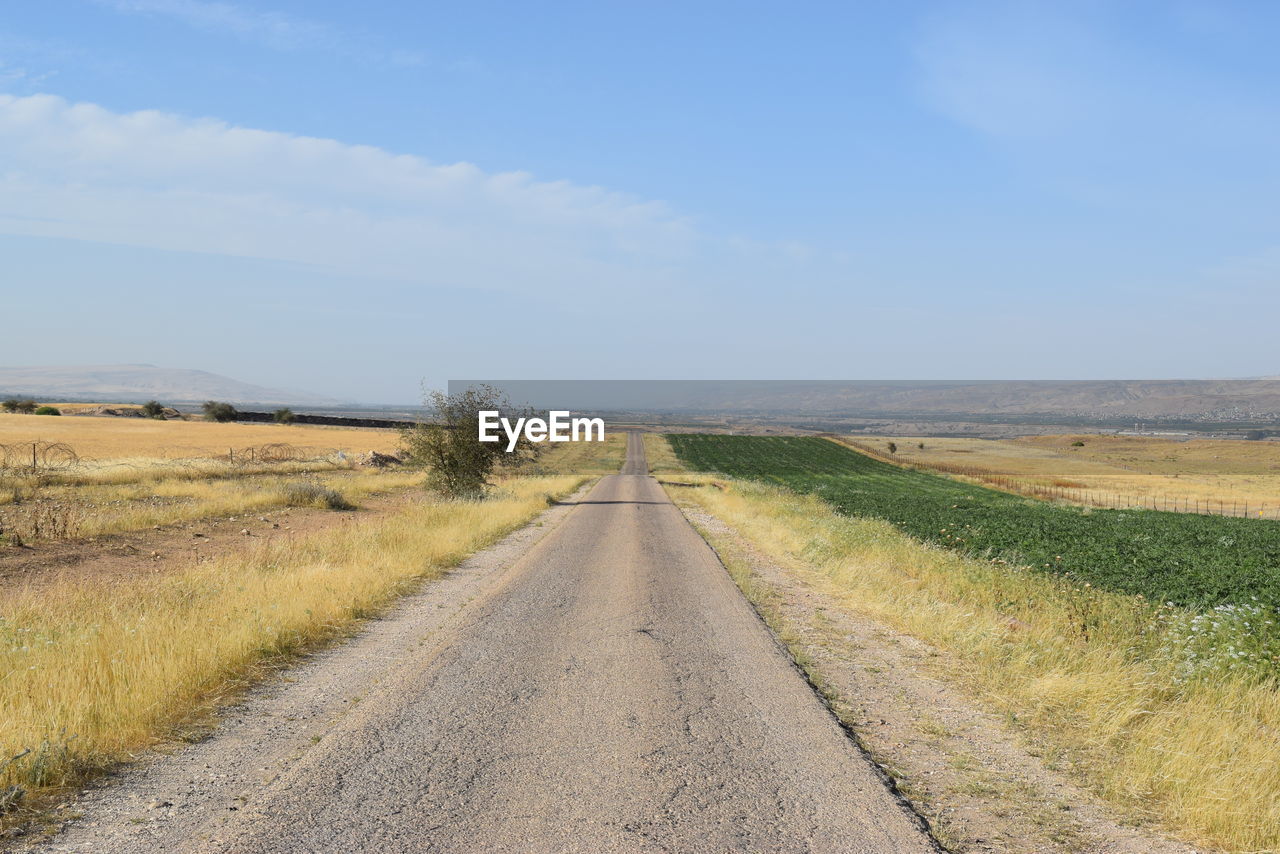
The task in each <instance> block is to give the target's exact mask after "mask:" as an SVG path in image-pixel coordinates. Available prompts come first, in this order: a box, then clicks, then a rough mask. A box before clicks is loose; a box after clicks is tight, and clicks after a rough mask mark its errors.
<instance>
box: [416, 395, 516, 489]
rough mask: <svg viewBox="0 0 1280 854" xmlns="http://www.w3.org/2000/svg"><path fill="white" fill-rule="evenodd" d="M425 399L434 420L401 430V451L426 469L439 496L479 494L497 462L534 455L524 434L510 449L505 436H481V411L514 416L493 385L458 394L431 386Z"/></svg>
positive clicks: (508, 464)
mask: <svg viewBox="0 0 1280 854" xmlns="http://www.w3.org/2000/svg"><path fill="white" fill-rule="evenodd" d="M428 402H429V403H430V404H431V405H432V407H433V408H434V410H435V419H434V420H433V421H431V422H428V423H425V424H415V425H414V426H413V427H411V428H409V429H407V430H405V431H404V432H403V433H402V434H401V440H402V442H403V444H404V449H405V453H404V454H403V456H404V457H405V458H406V459H407V460H408V462H409V464H410V465H417V466H422V467H423V468H426V469H428V471H429V474H428V478H427V479H428V483H430V485H431V486H432V487H433V488H434V489H436V490H438V491H439V492H440V493H441V494H443V495H446V496H448V497H450V498H479V497H480V496H482V495H483V494H484V490H485V487H486V486H488V481H489V475H490V474H492V472H493V470H494V469H495V468H496V467H497V466H498V464H499V463H502V464H504V465H507V466H516V465H519V464H520V463H522V462H524V461H526V460H528V459H530V458H532V457H534V456H536V455H537V447H536V446H534V445H533V444H532V443H531V442H529V441H528V440H527V439H525V438H524V437H523V435H522V436H521V438H520V441H519V443H518V444H517V445H516V448H515V450H514V451H512V452H511V453H507V452H506V442H505V441H502V442H481V441H480V412H481V411H484V410H497V411H499V412H502V413H503V415H505V416H507V417H511V415H512V413H511V410H510V407H509V405H508V403H507V400H506V398H505V397H504V396H503V395H502V393H501V392H499V391H498V390H497V389H495V388H493V387H492V386H487V385H482V386H475V387H471V388H468V389H467V390H466V391H462V392H458V393H456V394H444V393H442V392H438V391H435V392H432V393H431V394H430V396H429V400H428ZM522 414H523V413H522Z"/></svg>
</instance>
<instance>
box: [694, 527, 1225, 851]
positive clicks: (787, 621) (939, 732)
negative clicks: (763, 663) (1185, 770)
mask: <svg viewBox="0 0 1280 854" xmlns="http://www.w3.org/2000/svg"><path fill="white" fill-rule="evenodd" d="M682 509H683V510H684V512H685V514H686V515H687V516H688V517H689V520H690V521H691V522H693V523H694V525H695V527H697V528H698V529H699V530H701V531H702V532H703V534H704V536H706V537H707V538H708V540H709V541H710V542H711V544H712V545H713V546H714V547H715V548H716V550H717V551H718V552H719V553H720V554H721V557H722V559H723V560H724V561H725V563H726V564H727V565H729V566H731V567H732V568H733V569H734V570H735V571H736V572H738V573H739V578H738V580H739V586H741V587H743V588H744V592H745V593H746V594H747V595H748V598H750V599H751V600H752V601H753V603H754V604H755V605H756V608H757V610H759V611H760V612H761V615H762V616H763V617H764V618H765V620H766V621H767V622H768V623H769V624H770V626H771V627H772V628H773V629H774V631H775V632H776V633H777V634H778V635H779V636H780V637H781V639H782V640H783V641H784V643H786V644H787V645H788V646H789V647H790V648H791V650H792V652H793V655H794V656H795V657H796V659H797V661H798V663H800V664H801V666H802V667H803V668H804V669H805V670H806V671H807V672H808V673H809V676H810V678H811V679H812V680H813V682H814V684H815V686H816V687H817V688H818V689H819V690H820V691H821V692H822V693H823V694H824V695H825V696H826V697H827V700H828V702H829V703H830V705H831V707H832V709H833V711H834V712H835V713H836V714H837V716H838V717H839V718H840V719H841V720H842V722H843V723H844V724H845V725H846V726H847V727H849V728H850V729H851V730H852V731H853V732H854V733H855V734H856V736H857V737H858V739H859V741H860V742H861V744H862V745H863V747H864V749H865V750H866V751H867V752H868V753H869V754H870V756H871V757H872V758H873V759H874V760H875V761H876V762H877V763H879V764H880V766H881V767H882V768H883V769H884V770H885V771H886V772H887V773H888V774H889V775H890V776H891V777H892V778H893V779H894V781H895V782H896V784H897V785H898V787H899V789H900V790H901V791H902V793H903V794H904V795H906V796H907V797H908V798H909V799H910V800H911V802H912V803H913V805H914V806H915V807H916V808H917V809H918V810H919V812H920V813H921V815H923V816H925V817H926V818H927V819H928V821H929V822H930V824H931V825H932V828H933V830H934V832H935V834H936V835H937V837H938V839H939V840H940V841H941V842H942V843H943V844H944V845H945V846H946V847H947V849H948V850H949V851H953V852H966V854H967V852H1009V854H1044V852H1089V854H1195V852H1196V851H1203V850H1204V849H1195V848H1192V847H1189V846H1187V845H1185V844H1183V843H1180V842H1175V841H1172V840H1170V839H1168V838H1165V837H1163V836H1160V835H1159V834H1158V833H1156V832H1155V831H1152V830H1150V829H1145V828H1139V827H1137V826H1134V825H1132V824H1129V823H1126V822H1125V820H1124V819H1122V818H1121V817H1119V816H1117V815H1115V814H1114V812H1113V811H1112V810H1110V809H1109V808H1108V807H1107V806H1106V805H1104V804H1103V803H1102V802H1101V801H1100V800H1099V799H1098V798H1097V797H1096V796H1094V795H1093V794H1092V793H1090V792H1088V791H1087V790H1085V789H1083V788H1082V787H1081V786H1079V785H1078V784H1076V783H1075V782H1073V781H1072V780H1071V779H1069V778H1068V777H1067V775H1066V774H1065V773H1063V771H1062V770H1061V769H1059V768H1058V767H1056V766H1055V759H1054V757H1053V756H1052V755H1051V754H1050V753H1048V752H1047V751H1045V750H1043V749H1041V748H1039V747H1037V746H1036V745H1034V744H1031V743H1029V742H1028V739H1027V738H1026V736H1025V735H1024V734H1023V733H1021V732H1019V731H1017V730H1016V729H1014V728H1013V727H1012V726H1011V725H1010V722H1009V721H1006V720H1005V719H1003V718H1002V717H1001V716H998V715H995V714H992V713H990V712H988V711H986V710H984V709H983V708H982V706H981V704H980V702H978V701H976V700H975V699H973V698H971V697H968V696H966V695H965V694H963V693H962V692H961V691H960V690H959V689H957V688H956V687H955V686H953V685H951V684H949V683H948V682H945V681H944V680H943V679H942V678H940V675H939V674H940V673H941V671H942V667H941V666H940V664H941V662H942V660H943V657H944V656H945V655H946V653H944V652H942V651H940V650H938V649H935V648H933V647H931V646H929V645H928V644H925V643H923V642H921V641H919V640H917V639H916V638H913V637H911V636H910V635H905V634H902V633H900V632H897V631H894V630H893V629H890V628H888V627H886V626H884V625H882V624H880V623H877V622H875V621H874V620H871V619H868V618H866V617H863V616H861V615H859V614H856V613H852V612H850V611H849V610H847V609H846V608H845V607H843V606H842V605H840V604H839V603H838V602H837V601H836V600H835V599H833V598H832V597H831V596H830V595H829V594H827V593H825V592H823V589H822V584H823V582H824V579H822V578H821V577H820V576H819V575H818V574H817V573H812V572H806V571H804V570H798V569H794V570H793V569H789V568H781V567H778V566H777V565H775V564H774V563H773V562H772V561H770V560H769V559H768V558H767V557H766V556H764V555H763V554H761V553H760V552H759V551H758V550H756V549H754V548H753V547H752V546H751V545H750V544H749V543H748V542H747V541H746V540H745V539H744V538H743V537H742V536H741V535H739V534H738V533H737V531H735V530H733V529H732V528H731V527H729V526H727V525H726V524H724V523H723V522H721V521H720V520H719V519H717V518H715V517H713V516H710V515H708V514H707V513H705V512H703V511H701V510H698V509H696V508H692V507H689V506H685V507H683V508H682ZM743 571H745V572H746V573H748V577H746V578H745V579H744V578H743V577H742V573H743Z"/></svg>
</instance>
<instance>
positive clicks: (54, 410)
mask: <svg viewBox="0 0 1280 854" xmlns="http://www.w3.org/2000/svg"><path fill="white" fill-rule="evenodd" d="M61 414H62V410H61V409H59V408H58V407H56V406H40V407H37V408H36V415H61Z"/></svg>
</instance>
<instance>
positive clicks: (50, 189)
mask: <svg viewBox="0 0 1280 854" xmlns="http://www.w3.org/2000/svg"><path fill="white" fill-rule="evenodd" d="M0 162H3V163H4V164H5V169H4V172H3V175H0V231H2V232H7V233H10V234H26V235H35V236H47V237H64V238H74V239H81V240H93V241H102V242H108V243H119V244H126V245H133V246H144V247H152V248H159V249H168V250H186V251H195V252H207V253H220V254H227V255H236V256H244V257H255V258H267V259H275V260H283V261H290V262H296V263H301V264H306V265H313V266H315V267H316V268H319V269H325V270H333V271H340V272H345V273H358V274H361V275H365V276H369V275H372V276H379V277H384V278H390V279H395V280H400V281H416V282H423V283H431V284H437V285H450V286H459V287H480V288H486V289H496V290H508V291H520V292H525V293H531V294H546V295H549V296H555V295H557V294H561V295H569V294H573V293H581V292H583V291H585V290H589V289H591V288H594V287H595V286H596V285H598V284H599V283H600V282H602V281H605V282H610V283H611V284H615V285H617V284H624V285H625V284H626V283H629V282H631V283H640V282H655V281H660V280H663V279H665V278H667V277H668V276H667V274H668V271H669V268H670V267H671V265H678V264H681V263H683V262H684V261H685V260H687V259H688V257H689V255H690V253H693V252H696V251H698V250H697V247H698V243H699V241H700V239H701V238H700V237H699V236H698V234H697V232H696V231H695V229H694V228H693V227H692V225H691V224H690V223H689V222H688V221H687V220H686V219H684V218H682V217H680V216H678V215H677V214H675V213H674V212H673V211H671V210H670V209H668V207H667V206H666V205H664V204H662V203H659V202H652V201H644V200H640V199H635V198H632V197H629V196H626V195H624V194H620V193H616V192H611V191H609V190H605V189H602V188H600V187H591V186H582V185H578V184H573V183H570V182H566V181H539V180H536V179H534V178H533V177H532V176H530V175H528V174H525V173H520V172H508V173H489V172H485V171H483V170H481V169H479V168H478V167H476V166H474V165H472V164H469V163H453V164H435V163H431V162H428V161H426V160H424V159H422V158H419V157H413V156H407V155H400V154H395V153H393V152H388V151H385V150H382V149H379V148H374V147H370V146H360V145H347V144H344V143H342V142H338V141H336V140H331V139H316V138H310V137H299V136H292V135H289V134H284V133H276V132H272V131H263V130H253V129H249V128H242V127H234V126H230V125H227V124H225V123H222V122H218V121H213V120H205V119H189V118H185V117H181V116H177V115H172V114H166V113H159V112H152V111H144V112H137V113H115V112H111V111H109V110H106V109H103V108H102V107H99V106H95V105H92V104H72V103H69V102H67V101H65V100H63V99H61V98H58V97H53V96H48V95H37V96H31V97H25V98H20V97H12V96H0Z"/></svg>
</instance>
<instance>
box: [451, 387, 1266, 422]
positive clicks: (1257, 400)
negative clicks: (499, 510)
mask: <svg viewBox="0 0 1280 854" xmlns="http://www.w3.org/2000/svg"><path fill="white" fill-rule="evenodd" d="M455 384H456V385H458V386H465V385H466V384H467V381H455ZM495 384H496V385H498V386H500V387H501V388H502V389H504V390H505V391H506V393H507V396H508V397H509V398H510V399H511V400H512V401H517V402H520V403H525V404H527V405H531V406H534V407H537V408H544V407H550V408H566V407H568V408H580V409H621V410H655V409H656V410H665V411H670V412H682V411H683V412H723V413H751V412H757V413H782V412H787V413H791V414H800V413H815V414H818V413H828V414H837V413H838V414H842V415H860V416H878V415H879V416H894V417H897V416H901V415H905V414H916V415H931V416H962V415H983V416H1014V417H1019V416H1051V417H1052V416H1069V417H1073V418H1093V419H1111V420H1114V419H1117V418H1126V419H1128V418H1133V419H1185V418H1190V419H1196V420H1215V419H1219V420H1225V421H1252V420H1275V419H1277V418H1280V380H1276V379H1248V380H1077V381H1062V380H1037V381H1020V380H1010V381H1003V380H982V381H973V380H902V381H899V380H863V381H838V380H759V381H757V380H723V381H719V380H674V381H648V380H638V381H618V382H603V381H600V382H597V381H581V382H578V381H547V382H540V381H532V380H531V381H510V382H504V381H498V382H496V383H495ZM453 385H454V384H451V387H452V386H453Z"/></svg>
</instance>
